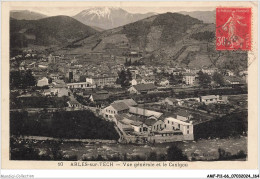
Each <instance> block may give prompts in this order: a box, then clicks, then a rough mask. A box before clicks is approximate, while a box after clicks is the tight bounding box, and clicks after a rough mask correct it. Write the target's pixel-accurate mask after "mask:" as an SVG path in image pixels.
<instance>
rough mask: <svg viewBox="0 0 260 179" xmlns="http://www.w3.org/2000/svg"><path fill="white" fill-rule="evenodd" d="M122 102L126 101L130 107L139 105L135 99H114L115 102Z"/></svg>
mask: <svg viewBox="0 0 260 179" xmlns="http://www.w3.org/2000/svg"><path fill="white" fill-rule="evenodd" d="M120 102H123V103H125V104H126V105H127V106H128V107H130V106H136V105H137V103H136V102H135V101H134V100H133V99H122V100H117V101H114V102H113V103H120ZM113 103H112V104H113Z"/></svg>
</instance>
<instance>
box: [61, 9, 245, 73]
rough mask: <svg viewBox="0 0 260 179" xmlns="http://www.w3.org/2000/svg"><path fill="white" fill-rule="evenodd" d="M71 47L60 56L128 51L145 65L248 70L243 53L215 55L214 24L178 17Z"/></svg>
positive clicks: (144, 22) (105, 33)
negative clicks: (136, 53) (140, 53)
mask: <svg viewBox="0 0 260 179" xmlns="http://www.w3.org/2000/svg"><path fill="white" fill-rule="evenodd" d="M73 46H74V47H75V48H65V49H63V51H61V53H72V54H82V55H84V54H85V55H87V54H91V53H99V52H102V53H104V54H110V55H116V56H122V54H124V53H127V52H129V51H139V52H142V53H143V60H144V61H146V63H149V64H154V65H155V64H173V65H178V66H189V67H196V68H201V67H202V66H205V67H218V68H229V69H231V70H234V71H236V70H241V68H242V70H243V69H245V68H246V67H247V63H246V61H247V54H246V53H244V52H232V53H229V52H221V53H220V52H219V51H216V49H215V24H213V23H204V22H203V21H201V20H198V19H196V18H193V17H191V16H189V15H183V14H179V13H164V14H158V15H155V16H151V17H148V18H145V19H142V20H139V21H136V22H133V23H130V24H127V25H124V26H120V27H118V28H114V29H110V30H106V31H103V32H101V33H98V34H95V35H92V36H90V37H88V38H85V39H82V40H80V41H77V42H76V43H74V44H73V45H72V47H73ZM235 59H236V60H235Z"/></svg>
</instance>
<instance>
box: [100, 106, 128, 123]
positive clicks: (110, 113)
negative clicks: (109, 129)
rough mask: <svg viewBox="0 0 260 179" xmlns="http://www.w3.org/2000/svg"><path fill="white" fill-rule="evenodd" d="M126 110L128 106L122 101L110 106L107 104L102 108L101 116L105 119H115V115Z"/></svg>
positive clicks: (126, 111)
mask: <svg viewBox="0 0 260 179" xmlns="http://www.w3.org/2000/svg"><path fill="white" fill-rule="evenodd" d="M128 112H129V107H128V106H127V105H126V104H125V103H123V102H119V103H114V104H111V105H110V106H108V107H106V108H104V109H103V110H102V114H103V116H104V117H105V118H106V119H109V120H112V121H115V118H114V117H115V115H117V114H123V113H128Z"/></svg>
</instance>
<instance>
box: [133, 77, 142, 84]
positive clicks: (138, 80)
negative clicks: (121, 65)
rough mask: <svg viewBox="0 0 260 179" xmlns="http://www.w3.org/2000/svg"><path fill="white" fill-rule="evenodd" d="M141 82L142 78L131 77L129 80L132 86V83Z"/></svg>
mask: <svg viewBox="0 0 260 179" xmlns="http://www.w3.org/2000/svg"><path fill="white" fill-rule="evenodd" d="M141 83H142V78H136V79H132V80H131V85H132V86H134V85H138V84H141Z"/></svg>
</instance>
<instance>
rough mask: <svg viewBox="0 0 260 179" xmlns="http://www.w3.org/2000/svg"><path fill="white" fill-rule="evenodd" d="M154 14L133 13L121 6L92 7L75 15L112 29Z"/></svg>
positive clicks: (96, 25)
mask: <svg viewBox="0 0 260 179" xmlns="http://www.w3.org/2000/svg"><path fill="white" fill-rule="evenodd" d="M152 15H153V14H151V13H147V14H133V13H129V12H127V11H126V10H124V9H122V8H119V7H91V8H88V9H86V10H83V11H81V12H80V13H78V14H77V15H75V16H74V18H75V19H77V20H78V21H80V22H82V23H84V24H86V25H89V26H93V27H99V28H101V29H112V28H115V27H119V26H122V25H125V24H128V23H132V22H135V21H137V20H141V19H144V18H146V17H150V16H152Z"/></svg>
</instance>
